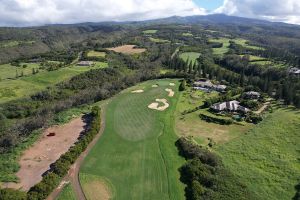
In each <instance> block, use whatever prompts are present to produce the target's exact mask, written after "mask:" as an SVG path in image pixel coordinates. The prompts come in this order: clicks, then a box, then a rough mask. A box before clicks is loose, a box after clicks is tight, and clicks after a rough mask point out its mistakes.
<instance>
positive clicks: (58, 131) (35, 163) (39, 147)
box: [4, 117, 86, 190]
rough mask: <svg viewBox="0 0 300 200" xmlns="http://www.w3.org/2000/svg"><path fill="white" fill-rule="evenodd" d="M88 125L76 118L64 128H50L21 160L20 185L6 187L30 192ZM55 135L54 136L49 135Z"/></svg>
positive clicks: (18, 174)
mask: <svg viewBox="0 0 300 200" xmlns="http://www.w3.org/2000/svg"><path fill="white" fill-rule="evenodd" d="M85 125H86V123H85V122H84V120H83V119H82V118H81V117H80V118H76V119H74V120H72V121H70V122H69V123H67V124H65V125H63V126H54V127H50V128H48V129H47V130H45V131H44V133H43V134H42V136H41V137H40V139H39V140H38V141H37V142H35V143H34V144H33V145H32V146H31V147H30V148H28V149H27V150H26V151H24V152H23V155H22V157H21V158H20V161H19V165H20V169H19V171H18V172H17V173H16V175H17V177H18V179H19V182H18V183H5V184H4V185H5V186H6V187H9V188H10V187H11V188H15V189H19V188H20V189H22V190H28V189H29V188H30V187H32V186H33V185H35V184H36V183H38V182H39V181H41V180H42V174H43V173H44V172H46V171H47V170H48V169H49V166H50V164H51V163H53V162H54V161H56V160H57V159H58V158H59V157H60V156H61V155H62V154H64V153H65V152H67V151H68V149H69V148H70V147H71V146H72V145H73V144H74V143H75V142H76V141H77V139H78V137H79V135H80V133H81V132H82V131H83V130H84V126H85ZM51 133H54V134H55V135H54V136H49V134H51Z"/></svg>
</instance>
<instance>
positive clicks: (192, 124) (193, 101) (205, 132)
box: [175, 88, 253, 145]
mask: <svg viewBox="0 0 300 200" xmlns="http://www.w3.org/2000/svg"><path fill="white" fill-rule="evenodd" d="M217 95H218V93H216V92H213V93H205V92H203V91H195V90H191V89H190V88H189V89H188V90H186V91H184V92H182V93H181V94H180V97H179V102H178V105H177V109H176V113H175V118H176V133H177V134H178V135H179V136H193V138H194V139H195V140H196V141H197V142H198V143H199V144H202V145H207V144H208V142H209V140H208V138H211V139H212V140H213V141H214V142H215V143H216V144H224V143H226V142H228V141H230V140H232V139H234V138H237V137H239V136H242V135H243V134H245V132H247V131H248V130H249V129H250V128H251V127H253V125H252V124H248V123H241V124H232V125H219V124H215V123H208V122H205V121H203V120H201V119H200V117H199V114H201V113H202V114H206V115H212V114H211V113H210V112H209V111H207V109H200V110H198V111H196V112H192V113H189V114H185V115H183V114H182V113H183V112H184V111H186V110H191V109H194V108H196V107H198V106H201V105H203V103H204V100H205V99H207V98H210V97H214V96H217Z"/></svg>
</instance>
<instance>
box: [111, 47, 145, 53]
mask: <svg viewBox="0 0 300 200" xmlns="http://www.w3.org/2000/svg"><path fill="white" fill-rule="evenodd" d="M107 50H110V51H114V52H117V53H124V54H129V55H131V54H139V53H143V52H145V51H146V49H143V48H136V46H135V45H123V46H118V47H114V48H107Z"/></svg>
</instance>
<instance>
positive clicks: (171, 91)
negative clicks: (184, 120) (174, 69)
mask: <svg viewBox="0 0 300 200" xmlns="http://www.w3.org/2000/svg"><path fill="white" fill-rule="evenodd" d="M166 91H167V92H169V95H168V96H169V97H173V96H174V94H175V92H174V91H173V90H172V89H169V88H167V89H166Z"/></svg>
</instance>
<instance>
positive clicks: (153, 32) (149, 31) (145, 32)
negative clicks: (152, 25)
mask: <svg viewBox="0 0 300 200" xmlns="http://www.w3.org/2000/svg"><path fill="white" fill-rule="evenodd" d="M143 33H144V34H155V33H157V30H145V31H143Z"/></svg>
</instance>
